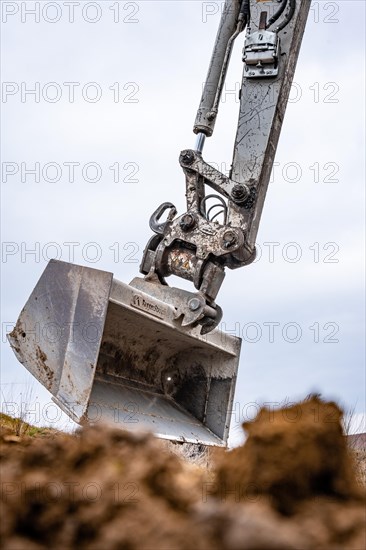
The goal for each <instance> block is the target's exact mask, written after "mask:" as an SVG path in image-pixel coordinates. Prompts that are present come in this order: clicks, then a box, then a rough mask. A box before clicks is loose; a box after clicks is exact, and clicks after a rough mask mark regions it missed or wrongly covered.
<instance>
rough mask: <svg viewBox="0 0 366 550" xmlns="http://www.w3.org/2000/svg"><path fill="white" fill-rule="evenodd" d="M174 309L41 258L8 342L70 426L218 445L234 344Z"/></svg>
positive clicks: (97, 274)
mask: <svg viewBox="0 0 366 550" xmlns="http://www.w3.org/2000/svg"><path fill="white" fill-rule="evenodd" d="M174 314H175V310H174V307H173V306H171V305H168V304H166V303H165V302H163V301H160V300H158V299H156V298H155V297H152V296H150V295H149V294H147V293H144V292H143V291H142V290H141V289H140V288H138V289H137V288H134V287H133V286H130V285H126V284H124V283H121V282H119V281H116V280H115V279H113V275H112V273H108V272H105V271H100V270H97V269H91V268H88V267H82V266H77V265H73V264H70V263H65V262H60V261H56V260H51V261H50V262H49V264H48V265H47V267H46V269H45V271H44V272H43V274H42V276H41V278H40V280H39V281H38V283H37V285H36V287H35V289H34V291H33V292H32V294H31V296H30V298H29V300H28V302H27V303H26V305H25V307H24V309H23V310H22V312H21V314H20V316H19V319H18V321H17V324H16V327H15V328H14V330H13V331H12V332H11V333H10V334H9V335H8V339H9V341H10V344H11V346H12V348H13V351H14V353H15V354H16V356H17V358H18V360H19V361H20V362H21V363H22V364H23V365H24V366H25V367H26V368H27V369H28V370H29V371H30V372H31V373H32V374H33V375H34V376H35V377H36V378H37V379H38V380H39V381H40V382H41V383H42V384H43V385H44V386H45V387H46V388H47V389H48V390H49V391H50V392H51V393H52V395H53V400H54V401H55V402H56V403H57V404H58V405H59V406H60V407H61V409H62V410H63V411H65V412H66V413H67V414H68V415H69V416H70V417H71V418H72V419H73V420H75V421H76V422H82V421H84V420H87V421H89V422H92V423H96V422H108V423H110V424H113V425H115V426H119V427H121V428H123V429H127V430H133V431H134V430H141V429H142V430H149V431H152V432H154V433H155V434H156V435H157V436H159V437H161V438H165V439H170V440H173V441H184V442H189V443H200V444H204V445H220V446H222V445H225V444H226V442H227V437H228V430H229V423H230V415H231V410H232V402H233V395H234V389H235V382H236V374H237V369H238V361H239V352H240V345H241V340H240V339H239V338H236V337H234V336H230V335H227V334H224V333H223V332H220V331H219V330H214V331H213V332H211V333H209V334H206V335H204V336H202V335H200V333H199V332H200V331H199V329H198V327H196V328H190V327H182V326H181V325H180V323H179V321H178V320H176V319H175V318H174V317H175V315H174Z"/></svg>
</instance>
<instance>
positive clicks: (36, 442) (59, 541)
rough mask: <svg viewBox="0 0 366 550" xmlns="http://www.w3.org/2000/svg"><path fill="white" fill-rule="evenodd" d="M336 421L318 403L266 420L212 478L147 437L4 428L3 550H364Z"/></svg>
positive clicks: (225, 456)
mask: <svg viewBox="0 0 366 550" xmlns="http://www.w3.org/2000/svg"><path fill="white" fill-rule="evenodd" d="M340 421H341V411H340V409H339V408H338V407H337V406H336V405H335V404H334V403H324V402H322V401H320V400H319V399H318V398H316V397H313V398H311V399H309V400H306V401H304V402H301V403H299V404H297V405H296V406H292V407H285V408H283V409H280V410H278V411H270V410H268V409H262V410H261V411H260V413H259V414H258V416H257V418H256V419H255V420H254V421H253V422H250V423H246V424H245V425H244V429H245V430H246V432H247V434H248V439H247V441H246V443H245V444H244V445H243V446H242V447H240V448H237V449H234V450H233V451H230V452H224V451H217V452H216V453H215V454H216V465H215V466H214V467H213V469H212V470H211V471H209V472H207V470H204V469H202V468H199V467H197V466H194V465H192V464H189V463H187V462H186V461H184V460H183V459H180V458H179V457H178V456H176V455H175V454H173V453H171V452H169V451H168V450H167V448H166V446H164V445H163V444H162V443H161V442H160V441H158V440H156V439H154V438H153V437H152V436H149V435H143V434H137V433H136V434H132V433H129V432H123V431H121V430H117V429H113V428H107V427H105V426H99V427H94V428H90V427H88V428H84V429H82V430H80V432H79V433H77V434H76V435H67V434H60V433H53V432H48V433H47V434H45V433H44V432H41V433H40V434H39V435H38V434H34V435H35V437H30V436H28V435H26V436H22V437H19V436H17V435H14V431H13V430H12V428H11V426H9V425H5V426H3V427H2V429H1V450H0V460H1V498H2V510H1V516H2V522H1V537H2V539H1V547H2V548H3V549H4V550H22V549H23V548H24V549H28V550H34V549H44V548H52V549H63V550H67V549H74V548H82V549H83V548H85V549H95V550H109V549H113V550H114V549H116V550H117V549H123V550H124V549H126V550H148V549H149V550H150V549H151V550H160V549H164V550H165V549H166V550H168V549H169V550H170V549H179V550H180V549H187V550H188V549H189V550H191V549H192V548H194V549H195V550H201V549H202V550H221V549H223V550H241V549H253V550H254V549H257V550H265V549H281V550H285V549H296V550H297V549H299V550H300V549H301V550H307V549H309V550H310V549H311V550H313V549H317V548H319V549H340V548H344V549H347V550H351V549H354V550H361V549H362V548H365V547H366V539H365V499H364V496H363V491H362V488H361V486H360V485H359V484H358V482H357V480H356V476H355V469H354V463H353V460H352V457H351V456H350V453H349V450H348V448H347V444H346V438H345V437H344V435H343V433H342V428H341V423H340Z"/></svg>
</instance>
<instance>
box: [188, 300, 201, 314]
mask: <svg viewBox="0 0 366 550" xmlns="http://www.w3.org/2000/svg"><path fill="white" fill-rule="evenodd" d="M188 307H189V309H190V310H191V311H197V310H198V309H199V308H200V307H201V302H200V301H199V299H198V298H192V299H191V300H189V302H188Z"/></svg>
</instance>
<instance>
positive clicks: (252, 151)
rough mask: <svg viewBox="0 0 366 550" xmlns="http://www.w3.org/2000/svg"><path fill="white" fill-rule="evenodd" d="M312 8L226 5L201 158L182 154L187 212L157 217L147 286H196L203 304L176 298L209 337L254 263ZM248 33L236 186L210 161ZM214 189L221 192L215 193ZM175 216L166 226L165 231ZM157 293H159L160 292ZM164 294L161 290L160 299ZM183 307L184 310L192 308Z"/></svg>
mask: <svg viewBox="0 0 366 550" xmlns="http://www.w3.org/2000/svg"><path fill="white" fill-rule="evenodd" d="M309 8H310V0H281V1H280V2H278V1H263V0H262V1H257V0H242V1H238V0H226V2H225V6H224V10H223V14H222V17H221V22H220V27H219V31H218V34H217V37H216V42H215V46H214V49H213V54H212V58H211V62H210V66H209V71H208V75H207V79H206V83H205V86H204V90H203V94H202V98H201V101H200V105H199V109H198V112H197V116H196V120H195V123H194V132H195V134H197V141H196V146H195V149H187V150H185V151H182V152H181V154H180V158H179V162H180V165H181V167H182V169H183V172H184V174H185V178H186V198H187V210H186V212H184V213H183V214H181V215H179V216H177V215H176V209H175V207H174V205H173V204H171V203H163V204H162V205H161V206H159V208H158V209H157V210H156V211H155V212H154V213H153V215H152V217H151V219H150V227H151V229H152V230H153V232H154V233H155V235H154V236H153V237H152V239H150V241H149V243H148V245H147V247H146V249H145V252H144V257H143V261H142V264H141V268H140V270H141V272H142V273H143V274H145V276H146V279H145V280H146V281H147V282H155V283H156V284H161V285H165V284H166V277H167V276H169V275H176V276H178V277H182V278H184V279H188V280H189V281H192V282H193V284H194V286H195V288H196V289H197V291H198V292H197V293H196V295H190V294H188V295H185V296H184V297H183V296H182V293H181V292H179V291H178V290H173V289H172V291H171V295H172V303H174V304H175V306H176V308H177V312H178V315H181V316H182V317H183V319H182V322H183V324H185V325H192V324H195V323H200V324H201V325H202V332H203V333H205V332H209V331H210V330H212V329H213V328H215V327H216V326H217V324H218V323H219V321H220V319H221V316H222V312H221V309H220V308H219V307H218V306H217V304H216V303H215V300H216V297H217V294H218V292H219V290H220V286H221V284H222V281H223V279H224V276H225V268H229V269H236V268H238V267H242V266H245V265H248V264H250V263H251V262H252V261H253V260H254V259H255V255H256V251H255V241H256V236H257V232H258V227H259V222H260V218H261V214H262V209H263V204H264V200H265V197H266V192H267V188H268V183H269V179H270V174H271V170H272V165H273V161H274V157H275V152H276V148H277V143H278V139H279V136H280V132H281V127H282V122H283V118H284V114H285V110H286V104H287V101H288V96H289V92H290V88H291V84H292V80H293V75H294V72H295V67H296V61H297V58H298V55H299V50H300V45H301V39H302V36H303V33H304V29H305V23H306V20H307V16H308V11H309ZM244 30H245V31H246V34H245V41H244V47H243V62H244V70H243V81H242V87H241V91H240V111H239V120H238V127H237V132H236V138H235V144H234V155H233V160H232V167H231V172H230V177H227V176H225V175H224V174H222V173H221V172H219V171H218V170H216V169H215V168H214V167H213V166H210V165H209V164H208V163H207V162H205V160H204V159H203V154H202V153H203V146H204V143H205V139H206V137H210V136H212V134H213V132H214V128H215V122H216V120H217V116H218V111H219V105H220V99H221V96H222V91H223V88H224V83H225V77H226V73H227V70H228V66H229V61H230V57H231V53H232V48H233V44H234V41H235V39H237V37H238V36H239V35H240V34H241V33H242V32H243V31H244ZM207 190H210V191H211V190H212V191H213V193H211V192H207ZM166 210H169V215H168V218H167V220H166V222H165V223H159V220H160V218H161V217H162V216H163V214H164V212H165V211H166ZM155 291H156V289H155ZM156 292H158V291H156ZM182 300H183V301H182Z"/></svg>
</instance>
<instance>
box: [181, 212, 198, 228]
mask: <svg viewBox="0 0 366 550" xmlns="http://www.w3.org/2000/svg"><path fill="white" fill-rule="evenodd" d="M195 223H196V222H195V219H194V217H193V216H192V214H184V216H182V218H181V220H180V222H179V225H180V228H181V229H182V230H183V231H189V230H190V229H193V227H194V226H195Z"/></svg>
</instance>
